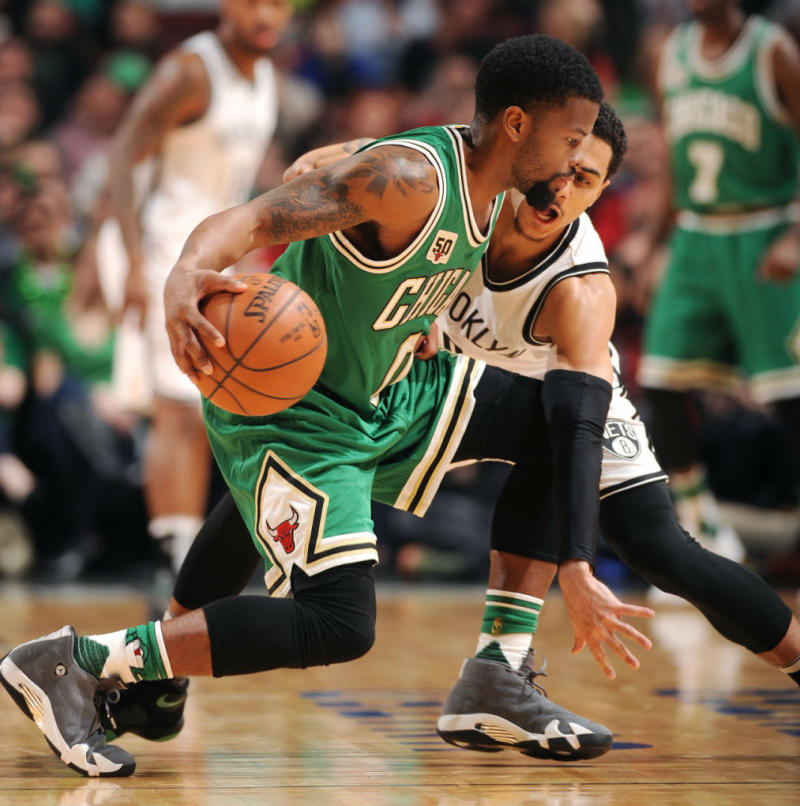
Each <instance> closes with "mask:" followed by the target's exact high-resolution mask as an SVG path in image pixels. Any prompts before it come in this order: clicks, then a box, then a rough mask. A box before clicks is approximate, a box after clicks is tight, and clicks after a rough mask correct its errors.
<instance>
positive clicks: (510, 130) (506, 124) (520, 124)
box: [502, 106, 531, 143]
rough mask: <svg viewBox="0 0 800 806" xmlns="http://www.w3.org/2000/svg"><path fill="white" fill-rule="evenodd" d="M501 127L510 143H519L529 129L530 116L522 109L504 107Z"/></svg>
mask: <svg viewBox="0 0 800 806" xmlns="http://www.w3.org/2000/svg"><path fill="white" fill-rule="evenodd" d="M502 125H503V129H504V131H505V132H506V134H507V136H508V138H509V140H511V142H512V143H521V142H522V141H523V140H524V139H525V138H526V136H527V134H528V130H529V129H530V125H531V119H530V115H528V114H527V113H526V112H525V110H524V109H522V107H519V106H509V107H506V109H504V110H503V112H502Z"/></svg>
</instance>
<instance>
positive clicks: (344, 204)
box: [164, 144, 438, 377]
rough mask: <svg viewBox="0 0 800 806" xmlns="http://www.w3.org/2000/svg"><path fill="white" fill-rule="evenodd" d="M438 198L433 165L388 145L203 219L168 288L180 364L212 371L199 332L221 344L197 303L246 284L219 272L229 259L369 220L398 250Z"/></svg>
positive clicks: (387, 245)
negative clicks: (254, 250)
mask: <svg viewBox="0 0 800 806" xmlns="http://www.w3.org/2000/svg"><path fill="white" fill-rule="evenodd" d="M437 198H438V181H437V179H436V172H435V169H434V167H433V166H432V164H431V163H430V162H428V160H427V159H425V157H423V156H422V155H421V154H419V153H417V152H416V151H414V150H412V149H408V148H404V147H402V146H395V145H391V144H388V145H382V146H380V147H377V148H374V149H371V150H369V151H366V152H362V153H359V154H356V155H354V156H352V157H349V158H348V159H345V160H342V161H341V162H337V163H336V164H334V165H331V166H329V167H327V168H321V169H318V170H315V171H311V172H309V173H306V174H303V175H302V176H299V177H297V178H296V179H294V180H293V181H291V182H289V183H287V184H284V185H281V186H280V187H277V188H275V189H274V190H271V191H270V192H269V193H265V194H263V195H262V196H259V197H258V198H256V199H253V200H252V201H250V202H248V203H247V204H243V205H239V206H238V207H232V208H231V209H229V210H225V211H224V212H222V213H217V214H216V215H213V216H210V217H209V218H206V219H205V220H204V221H202V222H201V223H200V224H199V225H198V226H197V227H196V228H195V229H194V230H193V232H192V233H191V235H190V236H189V238H188V240H187V241H186V244H185V245H184V248H183V251H182V252H181V256H180V258H179V259H178V262H177V263H176V264H175V266H174V267H173V269H172V271H171V272H170V275H169V277H168V278H167V283H166V287H165V289H164V303H165V308H166V319H167V332H168V334H169V338H170V344H171V346H172V354H173V356H174V358H175V361H176V362H177V364H178V366H179V367H180V369H181V371H182V372H184V373H186V374H187V375H189V376H190V377H197V373H198V372H206V373H209V372H211V370H212V365H211V361H210V360H209V358H208V355H207V354H206V352H205V350H204V349H203V347H202V345H201V343H200V341H199V340H198V338H197V336H198V334H199V335H200V336H202V337H203V338H206V339H209V340H211V341H213V342H214V343H215V344H217V345H219V346H221V345H222V344H224V339H223V338H222V335H221V334H220V333H219V332H218V331H217V330H216V329H215V328H214V327H213V326H212V325H211V323H210V322H208V321H207V320H206V319H205V318H204V317H203V316H202V315H201V314H200V311H199V302H200V300H201V299H203V297H205V296H207V295H209V294H211V293H214V292H216V291H220V290H228V291H232V292H234V293H235V292H238V291H242V290H244V287H243V286H242V285H241V284H237V283H236V281H235V280H234V279H233V278H229V277H225V276H222V275H219V274H218V272H220V271H222V269H224V268H225V267H226V266H231V265H233V264H235V263H236V262H237V261H238V260H239V259H240V258H241V257H243V256H244V255H245V254H247V253H248V252H250V251H252V250H253V249H258V248H262V247H267V246H273V245H275V244H280V243H291V242H294V241H303V240H307V239H309V238H315V237H318V236H321V235H327V234H328V233H331V232H335V231H337V230H350V231H351V232H352V233H353V234H354V235H355V236H356V237H357V233H358V230H357V229H356V228H357V227H358V226H359V225H362V224H367V223H369V224H371V225H372V229H373V231H374V235H376V236H377V240H378V242H379V243H380V244H381V245H382V246H383V247H384V248H387V249H389V250H394V251H399V250H400V249H401V248H402V247H404V246H405V245H406V243H407V242H408V239H410V238H411V237H412V236H413V235H414V233H416V232H418V231H419V229H420V228H421V226H422V225H423V223H424V222H425V220H426V219H427V217H428V216H429V215H430V213H431V211H432V210H433V207H434V205H435V203H436V201H437ZM372 240H373V242H374V240H375V238H374V237H373V239H372ZM391 253H392V251H389V254H391ZM381 256H382V255H381Z"/></svg>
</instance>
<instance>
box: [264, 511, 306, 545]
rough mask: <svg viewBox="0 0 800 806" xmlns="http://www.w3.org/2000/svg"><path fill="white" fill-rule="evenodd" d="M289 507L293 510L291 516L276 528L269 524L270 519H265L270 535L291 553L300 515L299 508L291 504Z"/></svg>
mask: <svg viewBox="0 0 800 806" xmlns="http://www.w3.org/2000/svg"><path fill="white" fill-rule="evenodd" d="M289 509H291V510H292V515H291V517H289V518H287V519H286V520H285V521H281V522H280V523H279V524H278V525H277V526H276V527H275V528H273V527H272V526H270V525H269V521H268V520H266V518H265V519H264V523H265V524H266V526H267V531H268V532H269V536H270V537H271V538H272V539H273V540H274V541H275V542H276V543H280V544H281V547H282V548H283V550H284V551H285V552H286V553H287V554H291V553H292V552H293V551H294V530H295V529H296V528H297V526H298V524H299V523H300V516H299V515H298V514H297V510H296V509H295V508H294V507H293V506H290V507H289Z"/></svg>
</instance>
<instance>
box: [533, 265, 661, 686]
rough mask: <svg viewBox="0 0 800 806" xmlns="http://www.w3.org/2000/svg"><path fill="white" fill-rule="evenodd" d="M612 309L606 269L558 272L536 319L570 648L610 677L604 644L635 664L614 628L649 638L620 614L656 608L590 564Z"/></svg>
mask: <svg viewBox="0 0 800 806" xmlns="http://www.w3.org/2000/svg"><path fill="white" fill-rule="evenodd" d="M615 312H616V296H615V293H614V287H613V285H612V283H611V280H610V278H609V277H608V275H606V274H588V275H584V276H581V277H573V278H570V279H568V280H563V281H562V282H561V283H559V284H558V285H557V286H556V287H555V288H554V289H553V291H552V292H551V294H550V296H549V297H548V299H547V302H546V303H545V305H544V308H543V310H542V313H541V315H540V317H539V320H538V321H537V327H536V331H537V333H538V334H541V335H547V336H548V337H549V338H550V339H551V340H552V341H553V343H554V345H555V359H554V360H553V362H552V364H551V366H550V368H549V371H548V373H547V374H546V375H545V388H544V390H543V399H544V401H545V411H546V413H547V416H548V427H549V431H550V441H551V444H552V446H553V458H554V465H555V490H554V494H555V506H556V521H557V524H558V531H559V543H560V557H561V563H560V568H559V584H560V586H561V590H562V593H563V594H564V600H565V603H566V606H567V612H568V613H569V617H570V621H571V622H572V628H573V632H574V634H575V642H574V645H573V650H572V651H573V652H576V653H577V652H580V651H581V649H583V647H584V646H588V647H589V651H590V652H591V653H592V655H593V656H594V658H595V660H596V661H597V663H598V664H599V665H600V667H601V668H602V669H603V671H604V672H605V674H606V675H607V676H608V677H609V678H612V679H613V678H614V677H615V675H616V673H615V671H614V668H613V667H612V666H611V663H610V662H609V660H608V657H607V655H606V649H605V648H606V646H608V647H610V648H611V649H612V650H613V651H614V652H615V653H616V654H617V655H619V656H620V657H621V658H622V659H623V661H625V663H626V664H627V665H628V666H630V667H631V668H633V669H636V668H638V666H639V661H638V659H637V658H636V656H635V655H634V654H633V653H632V652H631V651H630V650H629V649H628V648H627V647H626V646H625V644H624V643H623V642H622V640H621V639H620V637H619V636H620V635H622V636H626V637H628V638H630V639H631V640H633V641H635V642H636V643H637V644H639V645H640V646H641V647H643V648H644V649H649V648H650V646H651V642H650V640H649V639H648V638H647V637H646V636H644V635H643V634H642V633H641V632H639V631H638V630H637V629H635V628H634V627H632V626H631V625H629V624H627V623H626V622H625V621H623V618H624V617H625V616H637V617H645V618H647V617H652V616H653V611H652V610H650V609H649V608H646V607H638V606H635V605H629V604H626V603H624V602H622V601H620V600H619V599H618V598H617V597H616V596H615V595H614V594H613V593H612V591H611V590H609V588H608V587H606V586H605V585H604V584H603V583H602V582H600V581H599V580H597V579H596V578H595V577H594V574H593V572H592V566H593V565H594V562H595V556H596V533H597V519H598V497H597V490H598V488H599V481H600V468H601V465H602V447H601V439H602V432H603V426H604V424H605V418H606V414H607V412H608V405H609V402H610V400H611V384H610V381H611V379H612V367H611V356H610V353H609V348H608V343H609V339H610V337H611V331H612V329H613V327H614V317H615Z"/></svg>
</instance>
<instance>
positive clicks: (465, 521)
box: [0, 0, 800, 580]
mask: <svg viewBox="0 0 800 806" xmlns="http://www.w3.org/2000/svg"><path fill="white" fill-rule="evenodd" d="M744 6H745V8H746V9H747V10H750V11H760V12H761V13H765V14H767V15H768V16H771V17H772V18H774V19H776V20H778V21H779V22H781V23H782V24H783V25H784V26H785V27H787V28H788V29H789V30H790V31H791V32H792V33H793V34H794V35H795V36H797V38H798V39H800V10H798V8H797V4H796V3H793V2H792V0H776V2H772V3H770V2H761V3H758V2H751V3H744ZM295 9H296V11H295V17H294V20H293V22H292V25H291V28H290V30H289V33H288V35H287V36H285V37H284V40H283V41H282V43H281V45H280V46H279V47H278V49H277V50H276V51H275V53H274V54H273V58H274V61H275V62H276V64H277V65H278V67H279V68H280V70H281V72H282V74H283V77H284V80H285V86H284V95H283V100H282V104H281V120H280V127H279V131H278V134H277V137H276V138H275V140H274V142H273V144H272V146H271V148H270V150H269V152H268V153H267V154H266V155H265V159H264V163H263V166H262V168H261V171H260V173H259V177H258V181H257V186H256V187H254V189H253V193H254V194H255V193H258V192H261V191H264V190H267V189H269V188H270V187H273V186H274V185H276V184H277V183H279V182H280V181H281V175H282V173H283V170H284V169H285V168H286V167H287V165H288V164H289V163H290V162H291V161H292V160H293V159H294V158H295V157H297V156H298V155H299V154H301V153H302V152H304V151H305V150H307V149H309V148H311V147H314V146H318V145H323V144H326V143H330V142H335V141H341V140H348V139H351V138H354V137H363V136H370V137H379V136H381V135H384V134H388V133H391V132H395V131H402V130H405V129H409V128H413V127H416V126H424V125H430V124H439V123H452V122H469V120H471V118H472V114H473V83H474V78H475V72H476V69H477V63H478V61H479V60H480V58H481V56H482V55H483V54H485V53H486V52H487V51H488V50H489V49H490V48H491V47H492V45H494V44H495V43H496V42H498V41H500V40H502V39H505V38H507V37H510V36H516V35H520V34H525V33H531V32H541V33H546V34H549V35H552V36H556V37H559V38H561V39H564V40H566V41H568V42H570V43H571V44H573V45H574V46H575V47H577V48H578V49H580V50H581V51H583V52H584V53H585V54H586V55H587V57H588V58H589V59H590V61H591V62H592V64H593V65H594V66H595V68H596V70H597V72H598V74H599V75H600V77H601V79H602V81H603V84H604V86H605V89H606V94H607V97H608V99H609V100H610V101H611V102H612V103H613V104H614V106H615V107H616V108H617V110H618V112H619V113H620V115H621V116H622V118H623V120H624V122H625V125H626V129H627V133H628V138H629V151H628V154H627V156H626V159H625V161H624V163H623V167H622V170H621V171H620V172H619V174H618V175H617V176H616V177H615V179H614V182H613V184H612V186H611V187H610V188H609V190H608V191H607V192H606V193H605V194H604V196H603V198H602V199H601V201H600V202H599V203H598V204H597V205H596V207H595V208H594V209H593V211H592V218H593V220H594V222H595V226H596V227H597V229H598V231H599V232H600V235H601V237H602V239H603V242H604V244H605V246H606V250H607V252H608V255H609V258H610V262H611V265H612V270H613V276H614V279H615V283H616V286H617V291H618V298H619V311H618V326H617V333H616V335H615V341H616V344H617V347H618V348H619V350H620V352H621V354H622V361H623V370H624V375H625V379H626V382H627V384H628V385H629V390H630V393H631V395H632V396H633V397H634V398H635V399H636V395H637V389H636V386H635V383H634V381H633V378H634V374H635V365H636V359H637V352H638V348H639V338H640V329H641V320H642V316H643V314H644V313H645V311H646V308H647V303H648V299H649V292H650V290H651V287H652V283H654V282H656V281H657V279H656V278H657V277H658V268H659V267H658V260H659V258H658V256H656V257H655V258H654V259H653V261H652V264H653V265H650V266H643V265H640V261H639V259H638V252H637V234H638V233H639V232H640V231H641V230H642V229H643V228H644V227H645V226H646V224H647V220H648V216H652V215H653V214H654V212H653V205H654V203H655V201H654V200H655V197H656V196H657V193H655V192H654V188H657V187H658V186H660V184H661V183H662V182H663V175H664V172H665V171H666V170H667V165H666V155H665V148H664V145H663V141H662V138H661V135H660V130H659V126H658V123H657V121H656V112H655V106H654V102H653V96H652V85H653V70H654V64H655V54H656V52H657V49H658V47H659V45H660V43H661V41H662V40H663V37H664V35H665V33H666V32H667V31H668V30H669V29H670V28H671V27H672V26H673V25H675V24H676V23H678V22H680V21H681V20H682V19H684V17H685V14H686V11H685V8H684V4H683V3H682V2H681V0H605V2H601V0H539V1H538V2H536V1H535V0H327V1H325V0H317V1H316V2H315V1H314V0H304V1H303V2H301V1H300V0H298V1H297V2H296V3H295ZM214 24H215V17H214V14H213V3H207V2H190V0H182V1H180V2H179V1H178V0H173V1H172V2H166V0H164V1H162V2H157V0H114V2H111V1H108V2H107V1H106V0H20V1H19V2H15V0H0V576H2V575H7V576H15V575H23V574H24V575H27V576H28V577H29V578H37V579H43V580H45V579H46V580H63V579H74V578H77V577H79V576H82V575H84V576H85V575H91V574H92V573H94V574H100V573H103V572H108V573H111V572H113V573H115V574H117V575H119V573H120V569H121V568H127V569H129V571H130V570H132V569H141V570H142V573H143V574H146V573H147V569H148V568H149V563H151V562H152V561H153V557H152V552H153V549H152V546H151V543H150V541H149V540H148V538H147V534H146V515H145V511H144V504H143V499H142V492H141V483H142V480H141V451H142V444H143V435H144V434H145V433H146V429H147V427H148V423H147V412H146V411H131V410H129V409H127V408H123V407H121V406H120V404H119V401H118V400H117V399H116V397H115V395H114V393H113V387H112V385H111V362H112V355H113V342H114V324H115V322H114V317H113V315H112V314H111V313H110V308H109V302H108V299H107V298H106V296H104V293H103V289H102V286H101V283H100V282H99V280H98V271H97V268H98V267H97V254H96V250H95V236H96V233H97V231H98V228H99V225H100V224H101V223H102V221H103V220H104V218H105V217H106V215H107V208H108V200H107V187H106V183H107V176H108V164H107V158H108V147H109V142H110V138H111V136H112V134H113V132H114V130H115V127H116V125H117V124H118V122H119V120H120V118H121V116H122V115H123V114H124V112H125V110H126V108H127V105H128V104H129V103H130V101H131V99H132V97H133V96H134V95H135V93H136V91H137V89H138V88H139V87H140V86H141V85H142V83H143V82H144V81H145V80H146V78H147V77H148V75H149V74H150V71H151V70H152V69H153V66H154V64H155V63H156V61H157V60H158V58H159V57H160V56H161V55H162V54H163V53H164V52H165V51H166V50H168V49H169V48H171V47H174V46H175V45H176V44H177V43H178V42H180V41H181V40H182V39H184V38H186V37H187V36H189V35H191V34H192V33H195V32H196V31H199V30H202V29H205V28H209V27H213V25H214ZM269 260H270V256H269V255H264V256H259V261H260V263H261V265H262V266H263V267H264V268H266V267H268V265H269ZM703 403H704V406H703V409H702V410H703V412H704V416H706V417H708V420H709V426H710V427H709V428H708V429H707V434H708V437H707V439H708V445H707V446H706V451H707V454H708V459H709V473H710V480H711V483H712V486H713V487H714V488H715V491H716V492H717V494H718V496H719V497H720V498H722V499H724V500H728V501H735V502H739V503H741V504H746V505H751V506H755V507H761V508H763V509H765V510H770V511H774V510H778V511H780V510H788V511H791V510H792V509H793V508H794V507H796V504H797V500H796V487H797V484H796V480H795V479H794V478H793V475H792V470H791V462H790V461H789V458H788V457H787V456H786V455H785V450H786V449H785V442H784V441H783V440H782V437H781V434H780V430H779V428H778V427H777V425H776V424H775V422H774V421H773V420H772V419H771V417H770V416H769V413H768V412H765V411H763V410H761V409H759V408H758V407H756V406H754V405H752V404H751V403H750V402H749V401H748V400H747V399H745V398H715V397H706V398H704V399H703ZM645 414H646V412H645ZM502 478H503V470H502V469H500V468H497V467H490V466H485V467H481V468H472V469H465V470H461V471H458V472H457V473H453V474H451V475H450V476H449V477H448V480H447V482H446V484H445V488H444V489H443V492H442V494H441V495H440V497H439V498H438V499H437V502H436V504H435V506H434V508H433V509H432V511H431V513H430V515H429V516H428V517H427V518H426V519H425V520H424V521H419V520H417V519H414V518H412V516H408V515H406V514H405V513H399V512H393V511H389V510H385V509H377V508H376V511H375V519H376V531H377V532H378V534H379V537H380V540H379V543H382V544H383V546H384V551H385V559H386V562H385V563H384V567H385V569H391V570H394V571H395V572H396V573H399V574H402V575H406V576H419V575H425V574H428V575H433V576H437V577H441V578H458V579H473V578H474V579H482V578H483V577H484V576H485V570H486V567H487V552H486V545H487V537H486V536H487V532H488V529H489V524H490V520H491V508H492V504H493V501H494V497H495V495H496V493H497V491H498V489H499V485H500V484H501V483H502ZM214 483H215V485H216V486H217V487H219V485H220V481H219V479H218V478H216V479H215V482H214ZM212 500H213V496H212ZM423 531H424V535H425V543H426V545H421V544H420V540H419V536H420V534H421V533H422V532H423ZM431 546H433V548H432V547H431ZM607 573H608V575H609V576H613V574H614V573H616V572H615V570H614V567H613V566H611V565H609V567H608V571H607ZM620 573H621V572H620Z"/></svg>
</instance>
